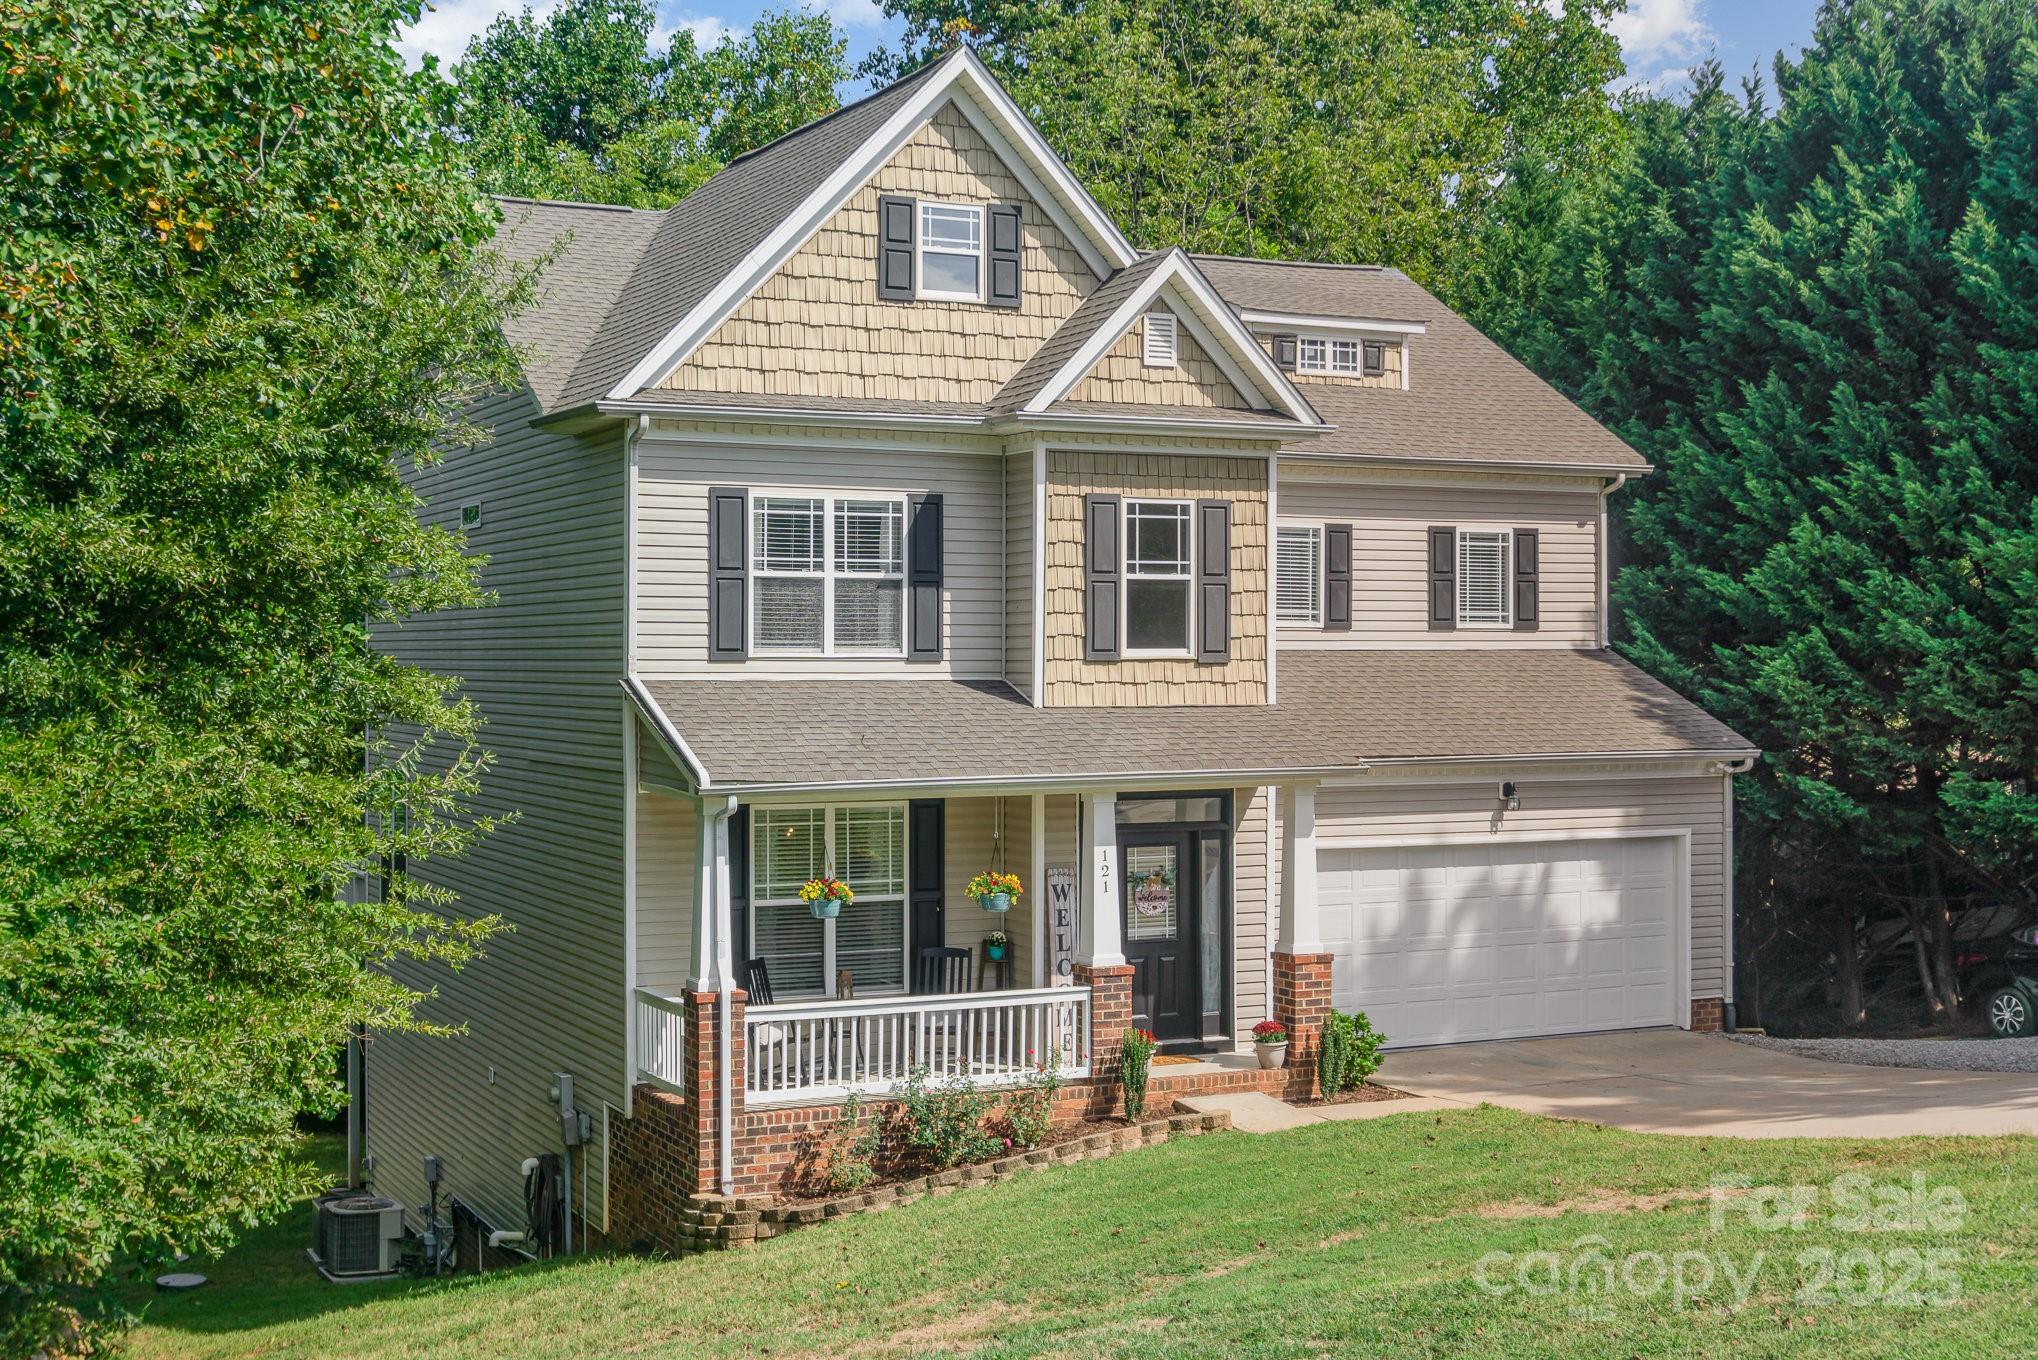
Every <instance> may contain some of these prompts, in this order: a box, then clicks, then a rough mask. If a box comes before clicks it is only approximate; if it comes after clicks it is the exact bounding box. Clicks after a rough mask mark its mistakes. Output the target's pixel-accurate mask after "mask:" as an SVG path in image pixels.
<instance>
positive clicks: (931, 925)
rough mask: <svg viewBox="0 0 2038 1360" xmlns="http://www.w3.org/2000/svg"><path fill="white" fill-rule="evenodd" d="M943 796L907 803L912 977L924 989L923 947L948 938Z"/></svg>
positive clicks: (939, 943) (915, 985) (929, 946)
mask: <svg viewBox="0 0 2038 1360" xmlns="http://www.w3.org/2000/svg"><path fill="white" fill-rule="evenodd" d="M945 821H946V819H945V817H944V815H943V804H942V801H941V800H940V799H939V798H916V799H914V800H913V801H912V802H911V803H909V804H907V806H906V825H907V831H908V835H909V838H910V840H911V842H912V847H913V849H912V862H911V864H909V865H908V866H907V878H906V892H907V895H908V896H910V897H911V898H912V901H913V926H912V930H911V932H910V934H911V947H910V948H909V949H908V950H907V957H908V958H909V959H910V961H911V963H912V968H911V969H910V971H909V977H910V979H911V981H912V983H913V988H914V990H915V991H918V990H919V989H920V951H921V950H923V949H933V948H936V947H938V946H940V945H942V944H944V943H946V942H947V939H948V924H947V921H946V908H945V907H944V906H943V903H944V902H945V901H946V900H947V896H948V893H947V885H946V884H945V883H943V882H942V876H943V873H944V871H945V869H946V867H947V863H948V854H947V847H946V845H945V841H946V839H947V837H946V826H945Z"/></svg>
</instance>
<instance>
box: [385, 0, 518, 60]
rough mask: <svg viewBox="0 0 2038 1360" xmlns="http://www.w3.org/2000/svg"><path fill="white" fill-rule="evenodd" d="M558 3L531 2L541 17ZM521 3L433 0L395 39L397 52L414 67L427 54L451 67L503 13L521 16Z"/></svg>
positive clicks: (486, 0) (485, 0)
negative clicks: (470, 41)
mask: <svg viewBox="0 0 2038 1360" xmlns="http://www.w3.org/2000/svg"><path fill="white" fill-rule="evenodd" d="M558 3H559V0H533V2H532V4H531V9H532V11H533V12H534V13H536V14H537V15H539V16H540V17H543V16H544V15H546V14H548V13H550V12H551V11H552V10H553V9H555V8H556V7H557V6H558ZM523 8H524V6H523V0H432V4H431V5H429V6H428V7H427V8H426V10H425V12H424V13H423V14H422V15H421V16H419V18H418V21H417V22H416V23H414V24H412V25H411V26H410V27H409V28H408V29H406V30H405V31H404V34H403V36H402V37H401V38H400V39H398V40H397V44H396V50H397V51H399V52H401V53H403V59H404V60H405V61H407V62H409V63H410V64H411V65H412V66H416V65H417V64H418V63H419V62H420V61H421V60H422V59H423V57H424V55H425V53H427V52H430V53H432V54H433V55H434V56H436V57H438V59H439V61H440V63H441V64H442V65H448V66H450V65H451V64H452V63H454V62H456V61H458V60H459V59H460V55H461V53H463V52H465V51H466V50H467V43H468V40H469V39H471V38H473V37H475V36H476V35H477V34H479V33H480V32H481V31H482V30H483V29H485V28H487V27H488V26H489V25H490V24H492V23H494V22H495V16H496V15H498V14H503V13H510V14H521V13H522V12H523Z"/></svg>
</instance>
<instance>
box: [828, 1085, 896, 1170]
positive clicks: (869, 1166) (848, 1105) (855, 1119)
mask: <svg viewBox="0 0 2038 1360" xmlns="http://www.w3.org/2000/svg"><path fill="white" fill-rule="evenodd" d="M859 1125H861V1127H859ZM884 1136H885V1121H884V1118H883V1116H881V1115H880V1116H876V1117H873V1118H872V1119H871V1120H870V1122H869V1123H867V1124H866V1123H863V1097H862V1096H860V1095H858V1094H857V1093H856V1092H854V1091H851V1092H850V1093H849V1099H847V1100H845V1101H843V1102H842V1113H841V1115H839V1116H838V1117H837V1118H836V1120H835V1128H834V1130H833V1133H832V1139H831V1145H830V1147H829V1149H828V1167H827V1170H826V1171H824V1172H823V1173H822V1174H823V1175H824V1176H825V1177H826V1178H827V1181H828V1188H829V1189H830V1190H834V1191H837V1192H841V1191H846V1190H855V1189H858V1188H859V1187H862V1186H865V1185H869V1184H870V1183H871V1181H872V1180H874V1179H876V1177H877V1150H878V1145H879V1144H880V1143H882V1142H883V1141H884Z"/></svg>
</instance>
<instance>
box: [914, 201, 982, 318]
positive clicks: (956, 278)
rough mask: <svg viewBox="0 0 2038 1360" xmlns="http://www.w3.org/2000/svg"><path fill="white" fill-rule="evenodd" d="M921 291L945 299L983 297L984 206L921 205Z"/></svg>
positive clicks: (972, 300) (941, 299)
mask: <svg viewBox="0 0 2038 1360" xmlns="http://www.w3.org/2000/svg"><path fill="white" fill-rule="evenodd" d="M919 275H920V288H919V295H920V296H921V297H923V298H932V299H935V300H937V301H944V302H977V301H981V300H982V298H983V292H984V288H983V279H984V210H983V209H982V208H977V207H961V206H958V205H956V204H951V203H922V204H921V205H920V268H919Z"/></svg>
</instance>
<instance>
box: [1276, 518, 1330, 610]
mask: <svg viewBox="0 0 2038 1360" xmlns="http://www.w3.org/2000/svg"><path fill="white" fill-rule="evenodd" d="M1274 613H1275V617H1276V619H1277V620H1278V621H1279V622H1281V623H1294V624H1305V625H1315V624H1320V623H1322V622H1323V526H1321V525H1318V524H1307V525H1303V524H1284V525H1282V526H1281V527H1280V529H1279V530H1278V531H1277V535H1276V538H1275V540H1274Z"/></svg>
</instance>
